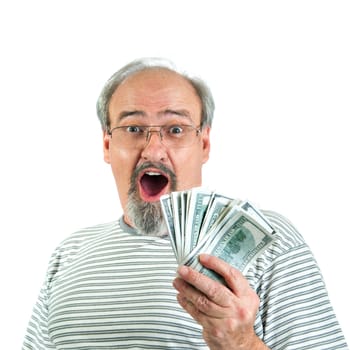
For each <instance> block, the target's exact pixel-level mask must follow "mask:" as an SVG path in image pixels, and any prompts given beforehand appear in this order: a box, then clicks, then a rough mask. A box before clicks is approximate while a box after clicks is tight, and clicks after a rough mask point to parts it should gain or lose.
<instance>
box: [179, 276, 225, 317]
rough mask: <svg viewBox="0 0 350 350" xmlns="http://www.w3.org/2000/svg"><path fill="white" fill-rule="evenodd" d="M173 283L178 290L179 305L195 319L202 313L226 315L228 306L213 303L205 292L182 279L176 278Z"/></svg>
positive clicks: (218, 315)
mask: <svg viewBox="0 0 350 350" xmlns="http://www.w3.org/2000/svg"><path fill="white" fill-rule="evenodd" d="M173 284H174V287H175V288H176V289H177V291H178V292H179V294H178V301H179V303H180V305H181V306H182V307H183V308H184V309H185V310H186V311H188V312H189V313H190V314H191V316H192V317H193V318H195V319H196V320H197V321H198V320H199V319H200V316H203V315H206V316H210V317H214V318H223V317H227V312H228V308H225V307H222V306H220V305H217V304H215V303H214V302H213V301H211V300H210V299H209V298H208V297H207V296H206V295H205V294H203V293H202V292H200V291H199V290H198V289H196V288H194V287H193V286H192V285H190V284H188V283H187V282H186V281H184V280H183V279H181V278H176V279H175V280H174V282H173Z"/></svg>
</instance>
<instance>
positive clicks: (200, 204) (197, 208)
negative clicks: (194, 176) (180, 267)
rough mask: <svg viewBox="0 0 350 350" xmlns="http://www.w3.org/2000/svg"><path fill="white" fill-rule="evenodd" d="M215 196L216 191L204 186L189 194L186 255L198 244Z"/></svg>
mask: <svg viewBox="0 0 350 350" xmlns="http://www.w3.org/2000/svg"><path fill="white" fill-rule="evenodd" d="M214 196H215V193H214V192H212V191H209V190H206V189H202V188H194V189H192V191H191V194H190V195H188V198H189V201H188V211H187V215H186V216H187V217H186V227H185V248H184V256H187V255H188V254H189V253H190V252H191V251H192V250H193V249H194V248H195V247H196V245H197V244H198V241H199V233H200V230H201V227H202V223H203V219H204V216H205V214H206V212H207V209H208V207H209V206H210V203H211V201H212V200H213V198H214Z"/></svg>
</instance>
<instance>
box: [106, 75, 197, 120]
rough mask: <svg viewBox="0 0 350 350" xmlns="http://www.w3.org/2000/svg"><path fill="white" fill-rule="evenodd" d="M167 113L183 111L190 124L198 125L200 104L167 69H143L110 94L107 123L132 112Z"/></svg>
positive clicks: (186, 83) (185, 83)
mask: <svg viewBox="0 0 350 350" xmlns="http://www.w3.org/2000/svg"><path fill="white" fill-rule="evenodd" d="M168 110H174V111H176V110H181V111H186V112H187V114H188V115H189V116H190V117H191V119H192V120H193V122H195V123H196V124H197V123H199V122H200V117H201V102H200V99H199V97H198V95H197V93H196V91H195V89H194V87H193V86H192V85H191V83H190V82H189V81H188V80H186V79H185V78H184V77H182V76H181V75H179V74H177V73H175V72H173V71H170V70H167V69H155V68H153V69H147V70H144V71H141V72H138V73H135V74H133V75H132V76H130V77H128V78H127V79H125V80H124V81H123V82H122V83H121V84H120V85H119V86H118V88H117V89H116V90H115V91H114V93H113V95H112V97H111V100H110V104H109V115H110V118H111V121H112V120H113V119H114V120H115V119H118V118H120V115H125V114H127V113H128V112H133V111H141V112H142V115H144V116H154V115H161V114H162V113H161V112H163V111H168Z"/></svg>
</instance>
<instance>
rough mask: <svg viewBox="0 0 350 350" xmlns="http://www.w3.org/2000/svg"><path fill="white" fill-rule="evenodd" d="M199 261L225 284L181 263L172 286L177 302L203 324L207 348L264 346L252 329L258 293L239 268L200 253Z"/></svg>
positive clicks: (258, 347) (251, 347)
mask: <svg viewBox="0 0 350 350" xmlns="http://www.w3.org/2000/svg"><path fill="white" fill-rule="evenodd" d="M200 262H201V264H202V265H203V266H205V267H206V268H208V269H210V270H213V271H215V272H216V273H218V274H219V275H221V276H222V277H223V278H224V280H225V281H226V286H225V285H223V284H221V283H219V282H217V281H214V280H213V279H211V278H209V277H207V276H205V275H203V274H201V273H199V272H198V271H195V270H194V269H191V268H189V267H187V266H181V267H179V269H178V274H179V277H177V278H176V279H175V280H174V287H175V288H176V289H177V291H178V292H179V294H178V296H177V299H178V302H179V304H180V305H181V306H182V307H183V308H184V309H185V310H186V311H187V312H188V313H189V314H190V315H191V316H192V317H193V318H194V319H195V320H196V321H197V322H198V323H199V324H201V325H202V327H203V338H204V340H205V341H206V342H207V344H208V346H209V347H210V349H212V350H213V349H215V350H219V349H225V350H229V349H235V350H236V349H249V350H253V349H267V347H266V346H265V345H264V344H263V342H262V341H261V340H260V339H259V338H258V337H257V335H256V334H255V331H254V322H255V318H256V313H257V311H258V308H259V303H260V300H259V297H258V296H257V294H256V293H255V292H254V290H253V289H252V288H251V287H250V286H249V283H248V281H247V280H246V278H245V277H244V276H243V275H242V274H241V273H240V271H239V270H237V269H235V268H233V267H232V266H231V265H229V264H227V263H226V262H225V261H223V260H221V259H219V258H217V257H215V256H211V255H207V254H202V255H201V256H200Z"/></svg>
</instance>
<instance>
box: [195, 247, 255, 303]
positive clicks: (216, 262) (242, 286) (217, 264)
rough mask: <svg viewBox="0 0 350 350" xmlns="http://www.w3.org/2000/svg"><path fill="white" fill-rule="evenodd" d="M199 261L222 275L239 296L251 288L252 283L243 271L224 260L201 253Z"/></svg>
mask: <svg viewBox="0 0 350 350" xmlns="http://www.w3.org/2000/svg"><path fill="white" fill-rule="evenodd" d="M199 261H200V263H201V264H202V265H203V266H204V267H206V268H208V269H210V270H213V271H215V272H216V273H218V274H219V275H221V276H222V277H223V278H224V280H225V282H226V284H227V286H228V287H229V288H230V289H231V291H232V292H233V293H234V294H235V295H236V296H237V297H238V298H240V297H241V296H243V295H245V294H247V291H248V290H250V285H249V283H248V281H247V279H246V278H245V277H244V276H243V275H242V273H241V272H240V271H239V270H238V269H235V268H234V267H232V266H231V265H230V264H228V263H227V262H225V261H224V260H222V259H219V258H218V257H216V256H213V255H208V254H201V255H200V256H199Z"/></svg>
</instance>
